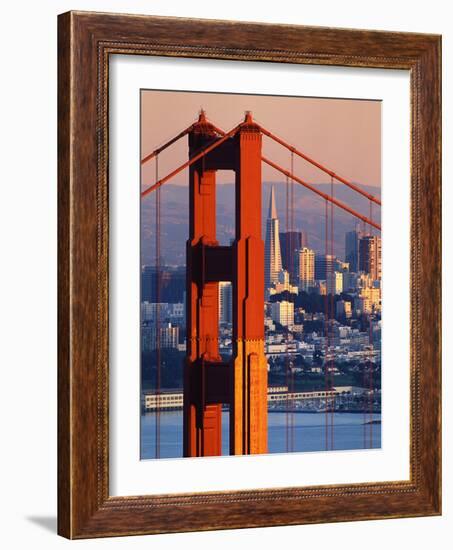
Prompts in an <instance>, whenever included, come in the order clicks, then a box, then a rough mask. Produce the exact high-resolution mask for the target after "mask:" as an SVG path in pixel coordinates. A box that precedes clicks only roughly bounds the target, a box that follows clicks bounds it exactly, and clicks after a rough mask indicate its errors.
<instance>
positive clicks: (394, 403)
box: [58, 12, 441, 538]
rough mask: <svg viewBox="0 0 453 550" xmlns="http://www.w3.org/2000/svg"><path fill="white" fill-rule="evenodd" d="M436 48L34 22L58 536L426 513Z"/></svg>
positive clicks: (435, 265)
mask: <svg viewBox="0 0 453 550" xmlns="http://www.w3.org/2000/svg"><path fill="white" fill-rule="evenodd" d="M440 46H441V45H440V37H439V36H434V35H426V34H410V33H391V32H378V31H362V30H344V29H331V28H313V27H303V26H289V25H264V24H256V23H237V22H228V21H205V20H189V19H179V18H162V17H151V16H133V15H112V14H98V13H86V12H70V13H66V14H63V15H61V16H60V17H59V388H58V392H59V472H58V475H59V520H58V525H59V533H60V534H61V535H63V536H65V537H68V538H87V537H100V536H116V535H130V534H148V533H162V532H177V531H194V530H206V529H227V528H239V527H252V526H267V525H289V524H303V523H315V522H330V521H351V520H362V519H378V518H389V517H409V516H422V515H435V514H440V513H441V496H440V487H441V485H440V479H441V478H440V458H441V450H440V435H441V434H440V422H441V420H440V398H441V386H440V345H441V344H440V304H441V302H440V292H441V288H440V267H441V260H440V201H441V196H440V154H441V141H440V107H441V98H440Z"/></svg>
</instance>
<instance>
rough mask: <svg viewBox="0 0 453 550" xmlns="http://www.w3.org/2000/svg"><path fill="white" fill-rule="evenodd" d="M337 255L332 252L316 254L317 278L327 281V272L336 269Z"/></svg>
mask: <svg viewBox="0 0 453 550" xmlns="http://www.w3.org/2000/svg"><path fill="white" fill-rule="evenodd" d="M335 261H336V258H335V256H332V255H331V254H316V255H315V279H317V280H320V281H325V280H326V279H327V273H333V272H334V271H335V268H336V266H335Z"/></svg>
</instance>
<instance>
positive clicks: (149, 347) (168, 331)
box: [141, 323, 179, 351]
mask: <svg viewBox="0 0 453 550" xmlns="http://www.w3.org/2000/svg"><path fill="white" fill-rule="evenodd" d="M158 334H159V347H160V348H162V349H163V348H177V347H178V342H179V327H174V326H172V324H171V323H165V324H164V326H162V327H160V328H159V330H158V329H157V327H156V326H155V325H149V326H143V327H142V330H141V336H142V351H153V350H155V349H156V348H157V343H158V340H157V335H158Z"/></svg>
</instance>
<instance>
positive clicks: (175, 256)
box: [142, 182, 380, 265]
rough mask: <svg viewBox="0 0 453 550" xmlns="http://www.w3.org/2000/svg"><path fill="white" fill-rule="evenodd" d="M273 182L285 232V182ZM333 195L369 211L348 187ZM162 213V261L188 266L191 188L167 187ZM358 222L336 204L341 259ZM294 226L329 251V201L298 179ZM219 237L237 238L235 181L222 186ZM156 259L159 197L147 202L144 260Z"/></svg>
mask: <svg viewBox="0 0 453 550" xmlns="http://www.w3.org/2000/svg"><path fill="white" fill-rule="evenodd" d="M271 185H272V184H270V183H268V182H264V183H263V204H262V219H263V238H264V228H265V223H266V218H267V210H268V202H269V194H270V187H271ZM273 185H274V186H275V195H276V201H277V212H278V216H279V220H280V231H285V230H286V212H285V211H286V184H285V183H283V182H279V183H274V184H273ZM315 187H316V188H317V189H319V190H320V191H323V192H324V193H327V194H330V190H331V188H330V184H329V183H326V184H318V185H316V186H315ZM361 187H362V188H363V189H364V190H365V191H367V192H369V193H371V194H374V195H376V196H378V197H379V196H380V190H379V189H377V188H375V187H369V186H361ZM334 196H335V197H336V198H337V199H338V200H340V201H342V202H345V203H346V204H348V206H350V207H352V208H353V209H354V210H356V211H358V212H360V213H361V214H364V215H366V216H368V215H369V212H370V207H369V201H368V200H367V199H366V198H365V197H362V196H361V195H359V194H358V193H355V192H354V191H353V190H351V189H349V188H348V187H346V186H345V185H343V184H335V185H334ZM161 212H162V213H161V256H162V260H161V261H162V262H165V263H166V264H167V265H183V264H185V254H186V253H185V243H186V240H187V236H188V224H189V211H188V187H187V186H180V185H171V184H167V185H165V186H164V187H163V188H162V191H161ZM329 212H330V210H329ZM372 215H373V219H374V220H375V221H380V208H379V207H378V206H377V205H375V204H373V208H372ZM356 221H357V222H359V220H356V218H354V217H353V216H351V215H350V214H348V213H346V212H344V211H343V210H341V209H339V208H337V207H334V251H335V254H337V255H338V256H339V257H343V255H344V234H345V232H346V231H350V230H352V229H353V228H354V227H355V224H356ZM359 223H361V222H359ZM362 225H363V224H362ZM294 228H295V230H305V231H306V232H307V234H308V240H309V245H310V247H311V248H314V249H315V250H317V251H319V252H322V251H324V247H325V244H324V243H325V241H324V238H325V236H324V231H325V229H324V228H325V201H324V200H323V199H322V198H320V197H318V196H317V195H315V194H314V193H312V192H311V191H310V190H308V189H306V188H305V187H303V186H301V185H299V184H297V183H295V184H294ZM217 238H218V240H219V241H220V242H221V243H222V244H229V242H230V240H231V239H233V238H234V186H233V185H232V184H221V185H218V186H217ZM154 258H155V200H154V197H152V196H150V197H148V198H147V199H146V200H144V201H143V202H142V263H143V264H151V263H154Z"/></svg>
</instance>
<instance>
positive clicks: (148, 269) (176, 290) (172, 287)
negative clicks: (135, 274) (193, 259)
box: [141, 265, 186, 303]
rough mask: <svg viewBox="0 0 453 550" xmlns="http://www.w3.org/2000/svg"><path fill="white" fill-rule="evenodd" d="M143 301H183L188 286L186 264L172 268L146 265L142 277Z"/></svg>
mask: <svg viewBox="0 0 453 550" xmlns="http://www.w3.org/2000/svg"><path fill="white" fill-rule="evenodd" d="M141 283H142V285H141V286H142V288H141V301H142V302H169V303H175V302H182V301H183V295H184V291H185V288H186V268H185V266H181V267H177V268H171V267H161V268H160V269H159V270H157V269H156V267H155V266H154V265H144V266H143V267H142V277H141Z"/></svg>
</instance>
